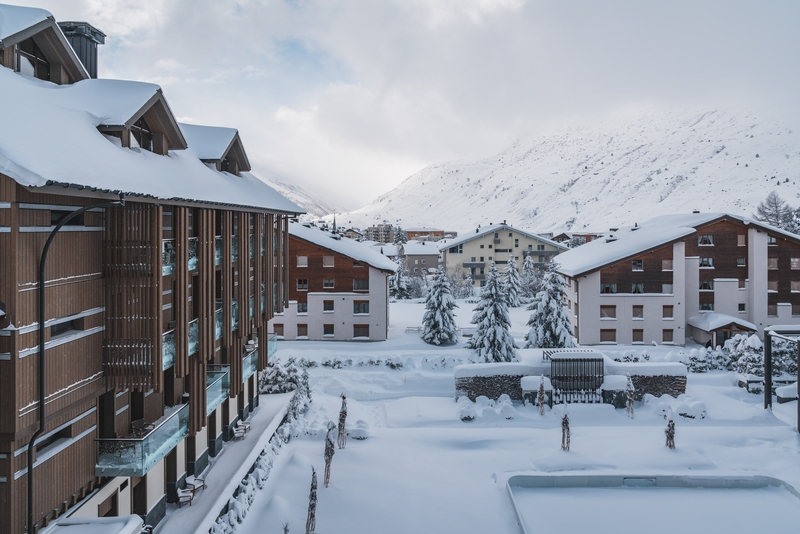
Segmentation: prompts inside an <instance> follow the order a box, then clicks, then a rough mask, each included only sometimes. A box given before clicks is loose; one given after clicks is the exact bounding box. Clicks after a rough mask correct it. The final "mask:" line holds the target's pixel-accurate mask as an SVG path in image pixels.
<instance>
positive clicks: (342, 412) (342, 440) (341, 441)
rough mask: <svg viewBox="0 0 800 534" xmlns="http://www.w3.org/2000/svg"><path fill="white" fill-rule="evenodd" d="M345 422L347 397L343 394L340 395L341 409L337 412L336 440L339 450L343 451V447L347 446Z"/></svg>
mask: <svg viewBox="0 0 800 534" xmlns="http://www.w3.org/2000/svg"><path fill="white" fill-rule="evenodd" d="M346 421H347V397H345V396H344V393H342V409H341V410H339V435H338V436H337V439H336V441H337V443H338V444H339V448H340V449H344V447H345V445H347V427H346V426H345V423H346Z"/></svg>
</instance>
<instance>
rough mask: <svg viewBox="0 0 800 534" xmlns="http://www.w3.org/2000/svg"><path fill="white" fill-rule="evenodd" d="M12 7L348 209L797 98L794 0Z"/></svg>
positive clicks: (68, 2) (213, 0)
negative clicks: (435, 174) (526, 155)
mask: <svg viewBox="0 0 800 534" xmlns="http://www.w3.org/2000/svg"><path fill="white" fill-rule="evenodd" d="M6 1H8V2H10V3H17V4H22V5H31V6H37V7H43V8H45V9H47V10H49V11H51V12H52V13H53V14H54V15H55V17H56V20H86V21H88V22H90V23H91V24H93V25H95V26H97V27H98V28H99V29H101V30H102V31H104V32H105V33H106V34H107V35H108V38H107V40H106V45H105V46H103V47H101V49H100V76H101V77H104V78H123V79H133V80H142V81H150V82H155V83H158V84H160V85H161V86H162V87H163V89H164V92H165V95H166V97H167V100H168V102H169V104H170V106H171V107H172V110H173V112H174V113H175V114H176V116H177V117H178V118H179V120H183V121H187V122H194V123H198V124H209V125H220V126H232V127H236V128H238V129H239V131H240V133H241V135H242V138H243V141H244V143H245V148H246V150H247V152H248V156H249V157H250V160H251V162H252V163H253V166H254V171H255V172H256V173H258V171H259V170H262V171H265V170H267V169H269V170H272V171H274V172H277V173H279V174H281V175H283V176H284V177H285V178H286V180H287V181H289V182H291V183H295V184H298V185H300V186H301V187H303V188H305V189H307V190H308V191H309V192H310V193H311V194H312V195H317V196H320V197H323V198H325V199H326V200H329V201H331V202H334V203H336V204H338V205H339V206H340V207H342V208H348V209H355V208H358V207H361V206H362V205H365V204H367V203H368V202H369V201H371V200H372V199H373V198H375V197H376V196H378V195H380V194H382V193H385V192H386V191H388V190H390V189H391V188H393V187H394V186H395V185H397V184H398V183H399V182H400V181H402V180H403V179H404V178H406V177H407V176H409V175H411V174H413V173H414V172H416V171H418V170H420V169H421V168H423V167H424V166H426V165H428V164H431V163H440V162H443V161H449V160H453V159H461V158H472V157H479V156H486V155H489V154H492V153H493V152H495V151H497V150H499V149H501V148H503V147H504V146H505V145H507V144H508V143H509V142H511V141H512V140H513V139H515V138H516V137H519V136H520V135H522V134H525V133H529V132H532V131H537V130H540V129H543V128H548V127H550V126H551V125H553V124H556V123H558V122H559V121H562V120H566V119H575V118H576V117H578V118H588V119H589V120H593V119H599V118H601V117H603V116H604V115H606V114H609V113H612V112H614V111H615V110H617V109H619V108H621V107H627V106H631V105H636V106H642V105H644V106H649V105H660V106H663V105H666V106H677V107H681V106H711V107H714V106H720V105H728V104H731V103H737V104H744V105H747V106H751V105H754V106H764V105H770V106H773V107H774V108H777V109H779V110H784V111H785V112H787V113H792V114H794V113H796V112H797V110H798V105H797V100H798V98H800V97H799V95H800V83H798V82H799V81H800V57H799V56H800V31H799V30H798V28H797V24H798V21H800V2H798V1H796V0H786V1H778V0H775V1H769V2H757V1H736V0H724V1H723V0H719V1H703V0H687V1H670V2H649V1H641V0H630V1H616V0H602V1H600V0H584V1H564V0H556V1H552V0H550V1H534V0H527V1H526V0H429V1H423V0H344V1H341V0H327V1H326V0H286V1H281V0H142V1H140V2H131V1H130V0H35V1H28V0H18V1H17V2H14V1H13V0H6Z"/></svg>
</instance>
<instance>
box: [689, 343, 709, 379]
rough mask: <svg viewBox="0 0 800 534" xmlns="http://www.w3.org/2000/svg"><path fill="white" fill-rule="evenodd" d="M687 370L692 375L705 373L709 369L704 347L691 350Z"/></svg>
mask: <svg viewBox="0 0 800 534" xmlns="http://www.w3.org/2000/svg"><path fill="white" fill-rule="evenodd" d="M688 367H689V370H690V371H691V372H693V373H705V372H706V371H708V369H709V362H708V354H707V353H706V348H705V347H700V348H699V349H692V350H691V352H689V365H688Z"/></svg>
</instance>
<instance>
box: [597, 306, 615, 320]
mask: <svg viewBox="0 0 800 534" xmlns="http://www.w3.org/2000/svg"><path fill="white" fill-rule="evenodd" d="M600 318H601V319H616V318H617V307H616V306H600Z"/></svg>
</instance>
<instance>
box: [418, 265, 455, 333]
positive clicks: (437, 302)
mask: <svg viewBox="0 0 800 534" xmlns="http://www.w3.org/2000/svg"><path fill="white" fill-rule="evenodd" d="M457 307H458V306H456V302H455V299H454V298H453V294H452V290H451V288H450V281H449V280H448V278H447V275H446V274H445V273H444V271H442V270H441V269H440V270H439V271H437V272H436V277H435V278H434V280H433V284H431V287H430V289H429V290H428V297H427V298H426V299H425V310H426V311H425V315H423V317H422V327H423V331H422V340H423V341H424V342H425V343H430V344H431V345H441V344H443V343H445V344H450V343H455V342H456V341H457V340H458V334H457V333H456V330H457V329H458V327H457V326H456V322H455V319H454V318H453V308H457Z"/></svg>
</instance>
